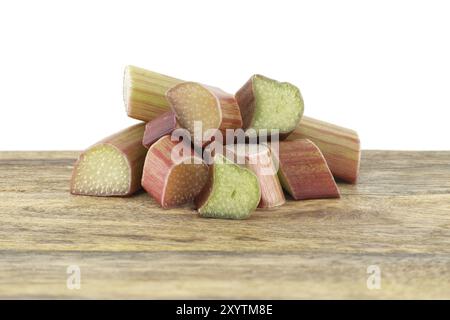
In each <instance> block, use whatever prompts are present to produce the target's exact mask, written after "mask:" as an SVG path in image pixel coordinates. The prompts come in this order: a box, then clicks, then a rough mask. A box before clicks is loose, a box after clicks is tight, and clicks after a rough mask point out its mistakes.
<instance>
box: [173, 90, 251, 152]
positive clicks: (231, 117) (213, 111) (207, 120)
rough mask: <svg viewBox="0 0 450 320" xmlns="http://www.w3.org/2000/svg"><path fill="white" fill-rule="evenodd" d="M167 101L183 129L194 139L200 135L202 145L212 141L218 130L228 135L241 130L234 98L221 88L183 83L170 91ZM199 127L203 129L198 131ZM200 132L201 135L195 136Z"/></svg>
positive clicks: (239, 117) (240, 120) (238, 112)
mask: <svg viewBox="0 0 450 320" xmlns="http://www.w3.org/2000/svg"><path fill="white" fill-rule="evenodd" d="M166 97H167V99H168V101H169V104H170V106H171V107H172V110H173V111H174V112H175V113H176V115H177V120H178V122H179V124H180V126H181V127H183V128H185V129H187V130H188V131H189V132H190V133H191V135H192V136H194V135H195V134H196V135H198V134H200V135H201V140H202V143H203V142H205V141H209V140H210V139H211V138H212V136H213V135H214V134H215V133H216V131H217V130H220V131H221V132H223V133H225V130H226V129H237V128H241V127H242V118H241V113H240V111H239V107H238V105H237V102H236V100H235V98H234V96H233V95H231V94H228V93H226V92H224V91H222V90H220V89H218V88H214V87H209V86H205V85H202V84H199V83H195V82H183V83H181V84H178V85H176V86H174V87H172V88H171V89H169V90H168V91H167V94H166ZM196 123H197V124H200V125H201V128H195V125H196ZM199 129H200V132H196V130H199ZM194 138H195V137H194Z"/></svg>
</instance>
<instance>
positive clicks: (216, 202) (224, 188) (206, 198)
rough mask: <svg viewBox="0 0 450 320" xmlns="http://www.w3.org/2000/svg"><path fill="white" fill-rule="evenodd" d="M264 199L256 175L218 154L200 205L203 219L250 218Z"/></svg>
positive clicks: (198, 200)
mask: <svg viewBox="0 0 450 320" xmlns="http://www.w3.org/2000/svg"><path fill="white" fill-rule="evenodd" d="M260 198H261V191H260V188H259V183H258V178H257V177H256V175H255V174H254V173H253V172H251V171H250V170H248V169H246V168H244V167H241V166H239V165H237V164H235V163H233V162H232V161H230V160H228V159H226V158H225V157H224V156H222V155H220V154H217V155H216V156H215V157H214V163H213V164H212V165H211V166H210V175H209V180H208V182H207V184H206V185H205V187H204V189H203V190H202V191H201V193H200V194H199V196H198V197H197V199H196V204H197V208H198V212H199V214H200V216H202V217H206V218H221V219H246V218H248V217H249V216H250V214H251V213H252V212H253V211H254V210H255V209H256V207H257V206H258V203H259V200H260Z"/></svg>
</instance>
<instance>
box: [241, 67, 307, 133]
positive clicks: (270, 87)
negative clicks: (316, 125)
mask: <svg viewBox="0 0 450 320" xmlns="http://www.w3.org/2000/svg"><path fill="white" fill-rule="evenodd" d="M236 100H237V102H238V104H239V108H240V110H241V115H242V119H243V123H244V129H245V130H247V129H253V130H254V131H255V132H256V134H258V135H261V134H262V133H261V130H266V134H267V130H278V131H279V134H280V139H285V138H286V137H287V136H288V135H289V134H290V133H291V132H292V131H293V130H294V129H295V128H296V127H297V125H298V123H299V121H300V119H301V117H302V115H303V109H304V104H303V98H302V95H301V93H300V90H299V89H298V88H297V87H296V86H294V85H292V84H290V83H288V82H278V81H276V80H272V79H269V78H267V77H264V76H261V75H253V76H252V77H251V78H250V79H249V80H248V81H247V83H246V84H245V85H244V86H243V87H242V88H241V89H239V91H238V92H237V93H236ZM269 134H270V132H269Z"/></svg>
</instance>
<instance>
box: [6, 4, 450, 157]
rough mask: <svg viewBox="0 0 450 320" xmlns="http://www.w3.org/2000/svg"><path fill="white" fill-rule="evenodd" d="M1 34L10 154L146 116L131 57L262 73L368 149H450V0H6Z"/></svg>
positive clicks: (225, 82) (172, 68)
mask: <svg viewBox="0 0 450 320" xmlns="http://www.w3.org/2000/svg"><path fill="white" fill-rule="evenodd" d="M0 41H1V42H0V98H1V100H0V101H1V102H0V106H1V109H0V150H27V149H29V150H38V149H46V150H50V149H55V150H72V149H84V148H86V147H88V146H89V145H91V144H92V143H94V142H96V141H97V140H99V139H101V138H103V137H104V136H106V135H109V134H110V133H113V132H115V131H117V130H119V129H122V128H123V127H126V126H128V125H129V124H132V123H134V122H135V120H132V119H129V118H127V117H126V114H125V110H124V107H123V102H122V74H123V68H124V67H125V65H127V64H134V65H137V66H141V67H144V68H147V69H151V70H154V71H157V72H160V73H165V74H168V75H172V76H175V77H179V78H182V79H187V80H193V81H199V82H203V83H208V84H211V85H215V86H218V87H222V89H224V90H226V91H230V92H235V91H236V90H237V89H238V88H239V87H240V86H241V85H242V84H243V83H244V82H245V81H246V80H247V79H248V78H249V77H250V75H251V74H253V73H261V74H264V75H266V76H269V77H272V78H276V79H278V80H281V81H290V82H292V83H294V84H296V85H298V86H299V87H300V90H301V92H302V94H303V97H304V100H305V114H307V115H309V116H313V117H317V118H319V119H322V120H326V121H330V122H333V123H336V124H339V125H342V126H346V127H349V128H352V129H355V130H357V131H358V132H359V134H360V138H361V141H362V147H363V148H365V149H416V150H420V149H427V150H432V149H450V139H449V138H450V125H449V121H450V117H449V115H450V111H449V110H450V2H449V1H430V0H427V1H380V0H377V1H307V2H306V1H295V0H292V1H281V0H277V1H263V0H258V1H245V0H240V1H233V0H226V1H214V0H209V1H206V0H205V1H196V0H192V1H158V2H156V1H155V2H151V1H130V0H126V1H113V0H109V1H80V0H78V1H70V2H69V1H48V0H40V1H32V0H30V1H20V0H19V1H2V2H0Z"/></svg>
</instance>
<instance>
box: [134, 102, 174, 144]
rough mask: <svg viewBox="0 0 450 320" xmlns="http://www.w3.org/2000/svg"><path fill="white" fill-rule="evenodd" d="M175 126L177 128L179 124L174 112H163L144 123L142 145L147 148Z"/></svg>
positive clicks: (169, 132)
mask: <svg viewBox="0 0 450 320" xmlns="http://www.w3.org/2000/svg"><path fill="white" fill-rule="evenodd" d="M177 128H179V126H178V124H177V119H176V116H175V113H174V112H173V111H168V112H165V113H163V114H161V115H159V116H158V117H156V118H155V119H153V120H152V121H150V122H148V123H147V124H146V125H145V132H144V138H143V139H142V145H143V146H144V147H146V148H149V147H150V146H151V145H152V144H153V143H154V142H156V141H157V140H159V139H160V138H161V137H162V136H165V135H168V134H171V133H172V132H173V131H174V130H175V129H177Z"/></svg>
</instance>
